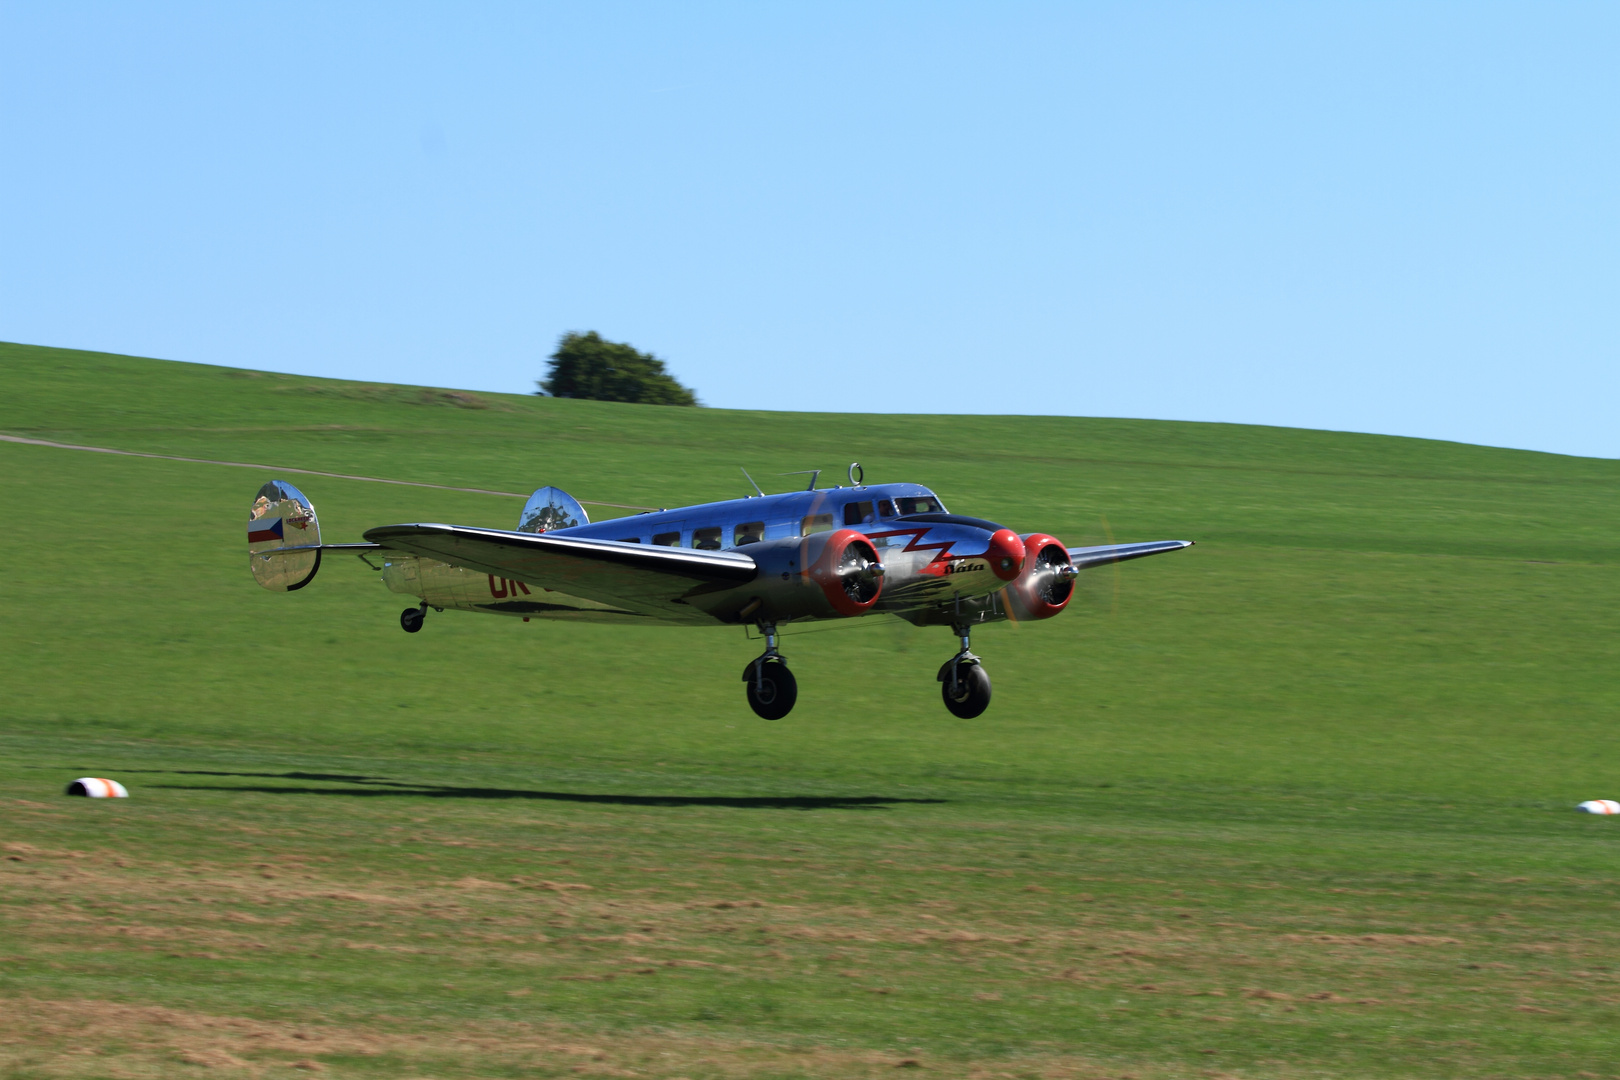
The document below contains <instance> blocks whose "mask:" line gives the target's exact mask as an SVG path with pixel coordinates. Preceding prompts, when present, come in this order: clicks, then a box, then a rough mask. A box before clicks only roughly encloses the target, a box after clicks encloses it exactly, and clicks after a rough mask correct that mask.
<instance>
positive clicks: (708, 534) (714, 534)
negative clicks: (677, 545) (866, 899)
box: [692, 525, 720, 551]
mask: <svg viewBox="0 0 1620 1080" xmlns="http://www.w3.org/2000/svg"><path fill="white" fill-rule="evenodd" d="M692 546H693V547H695V548H697V549H698V550H699V551H719V550H720V526H718V525H715V526H713V527H712V528H708V529H693V530H692Z"/></svg>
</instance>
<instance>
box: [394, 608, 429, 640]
mask: <svg viewBox="0 0 1620 1080" xmlns="http://www.w3.org/2000/svg"><path fill="white" fill-rule="evenodd" d="M425 618H427V616H426V615H424V614H423V613H422V609H421V608H414V607H408V608H406V609H405V610H404V611H402V612H400V613H399V626H400V629H401V630H404V631H405V632H406V633H407V634H414V633H416V632H417V631H418V630H420V629H422V620H423V619H425Z"/></svg>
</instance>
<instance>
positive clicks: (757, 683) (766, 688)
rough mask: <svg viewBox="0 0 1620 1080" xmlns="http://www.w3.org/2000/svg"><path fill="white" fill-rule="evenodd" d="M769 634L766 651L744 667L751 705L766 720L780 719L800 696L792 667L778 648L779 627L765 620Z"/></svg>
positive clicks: (762, 625) (762, 627)
mask: <svg viewBox="0 0 1620 1080" xmlns="http://www.w3.org/2000/svg"><path fill="white" fill-rule="evenodd" d="M759 630H760V633H762V634H764V635H765V652H764V654H763V655H762V656H760V657H759V658H758V659H757V660H754V661H753V662H752V663H750V664H749V665H748V666H747V667H745V668H743V675H742V677H743V682H745V683H747V684H748V705H749V707H750V708H752V709H753V710H754V712H756V713H758V714H759V715H760V716H762V717H764V718H765V719H766V720H780V719H782V717H784V716H786V715H787V714H788V713H790V712H792V711H793V703H794V702H795V701H796V700H798V697H799V684H798V681H797V680H795V679H794V678H793V672H791V671H789V670H788V666H787V660H785V659H784V658H783V656H782V654H781V653H779V652H777V651H776V627H775V626H774V625H771V624H761V625H760V628H759Z"/></svg>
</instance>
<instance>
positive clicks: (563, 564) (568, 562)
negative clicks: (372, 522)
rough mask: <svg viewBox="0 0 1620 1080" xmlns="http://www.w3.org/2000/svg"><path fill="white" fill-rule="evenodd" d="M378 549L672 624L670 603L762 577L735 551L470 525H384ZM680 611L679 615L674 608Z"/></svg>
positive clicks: (374, 535)
mask: <svg viewBox="0 0 1620 1080" xmlns="http://www.w3.org/2000/svg"><path fill="white" fill-rule="evenodd" d="M365 535H366V539H367V540H369V541H371V542H372V543H374V544H379V545H381V546H382V547H385V548H389V549H390V550H393V551H402V552H406V553H408V554H411V555H421V556H424V557H426V558H429V559H438V560H440V561H441V562H447V563H450V564H451V565H453V566H465V567H467V568H468V569H469V570H477V571H479V572H481V573H485V574H494V575H497V576H500V577H508V578H513V579H515V580H518V581H524V582H527V583H528V584H530V585H538V586H540V587H541V588H544V589H554V590H556V591H557V592H562V593H568V594H569V595H571V596H582V597H585V598H586V599H589V600H597V601H600V602H602V603H606V604H614V605H617V606H619V607H623V608H626V609H628V610H630V611H638V612H642V613H644V614H647V615H653V616H662V617H664V618H669V617H670V616H671V615H673V614H675V611H672V610H671V609H670V606H669V605H670V604H671V603H684V602H685V601H686V599H687V598H688V597H691V596H696V595H700V594H703V593H710V592H720V591H723V590H725V589H730V588H734V587H736V586H738V585H746V584H747V583H748V582H750V581H753V580H754V578H755V576H756V575H757V574H758V573H759V570H758V568H757V567H756V566H755V565H754V560H753V559H751V558H749V557H748V556H747V555H744V554H742V553H741V552H736V551H694V550H691V549H690V548H669V547H651V546H648V545H644V544H627V543H624V542H622V541H619V540H595V539H587V538H585V537H578V536H561V535H556V534H551V533H522V532H504V531H502V530H500V529H477V528H472V527H470V526H466V525H433V524H420V525H383V526H380V527H379V528H375V529H368V530H366V534H365ZM675 610H676V611H679V609H675Z"/></svg>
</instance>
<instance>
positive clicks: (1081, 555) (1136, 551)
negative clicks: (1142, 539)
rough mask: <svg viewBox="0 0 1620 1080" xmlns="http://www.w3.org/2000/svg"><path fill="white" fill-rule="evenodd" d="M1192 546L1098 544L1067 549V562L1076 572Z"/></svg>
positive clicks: (1180, 542) (1156, 542)
mask: <svg viewBox="0 0 1620 1080" xmlns="http://www.w3.org/2000/svg"><path fill="white" fill-rule="evenodd" d="M1192 546H1193V542H1192V541H1191V540H1149V541H1147V542H1146V543H1142V544H1099V545H1098V546H1096V547H1077V548H1069V562H1070V563H1071V564H1073V566H1074V568H1075V569H1076V570H1084V569H1086V568H1087V567H1091V566H1103V565H1105V564H1107V563H1118V562H1126V561H1128V560H1130V559H1143V558H1146V557H1147V556H1149V555H1160V554H1163V553H1164V552H1166V551H1180V550H1181V549H1182V548H1190V547H1192Z"/></svg>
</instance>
